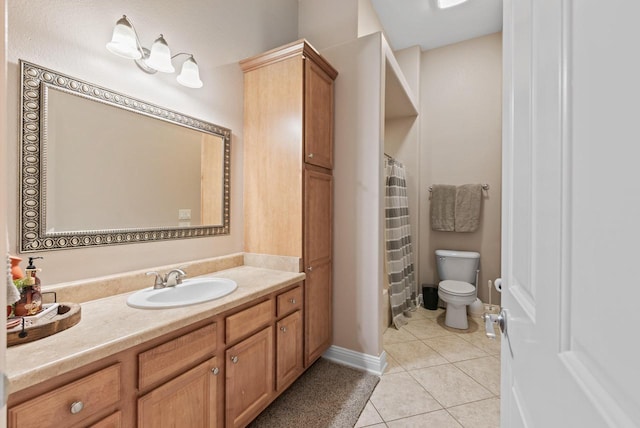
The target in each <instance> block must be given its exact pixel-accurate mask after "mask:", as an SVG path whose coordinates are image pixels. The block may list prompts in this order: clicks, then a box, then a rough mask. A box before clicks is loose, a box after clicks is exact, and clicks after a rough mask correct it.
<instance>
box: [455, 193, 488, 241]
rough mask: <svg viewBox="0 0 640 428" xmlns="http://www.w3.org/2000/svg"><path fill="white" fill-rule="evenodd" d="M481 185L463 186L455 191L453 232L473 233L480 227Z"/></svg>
mask: <svg viewBox="0 0 640 428" xmlns="http://www.w3.org/2000/svg"><path fill="white" fill-rule="evenodd" d="M481 203H482V185H481V184H463V185H462V186H458V187H457V189H456V204H455V205H456V207H455V231H456V232H475V231H476V229H478V226H479V225H480V204H481Z"/></svg>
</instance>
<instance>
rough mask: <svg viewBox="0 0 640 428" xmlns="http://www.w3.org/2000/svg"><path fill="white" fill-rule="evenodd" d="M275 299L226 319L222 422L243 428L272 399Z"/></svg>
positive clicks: (229, 425)
mask: <svg viewBox="0 0 640 428" xmlns="http://www.w3.org/2000/svg"><path fill="white" fill-rule="evenodd" d="M274 314H275V311H274V300H273V299H269V300H266V301H264V302H261V303H258V304H256V305H253V306H251V307H248V308H246V309H243V310H241V311H239V312H237V313H234V314H232V315H229V316H227V317H226V318H225V338H226V346H227V350H226V352H225V364H226V375H225V420H226V426H227V427H244V426H245V425H247V424H248V423H249V422H250V421H251V420H252V419H253V418H255V417H256V416H257V415H258V414H259V413H260V412H261V411H262V409H264V408H265V407H266V406H267V405H268V404H269V403H270V402H271V400H272V399H273V392H274V387H273V381H274V374H273V355H274V345H273V318H274Z"/></svg>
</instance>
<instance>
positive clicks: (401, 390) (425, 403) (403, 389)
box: [370, 372, 442, 421]
mask: <svg viewBox="0 0 640 428" xmlns="http://www.w3.org/2000/svg"><path fill="white" fill-rule="evenodd" d="M370 401H371V403H372V404H373V406H374V407H375V408H376V410H377V411H378V413H379V414H380V416H381V417H382V419H383V420H385V421H390V420H394V419H399V418H404V417H407V416H414V415H416V414H419V413H424V412H429V411H432V410H438V409H441V408H442V406H440V404H438V402H437V401H436V400H434V399H433V397H432V396H431V395H429V393H427V392H426V391H425V390H424V388H423V387H422V386H420V384H419V383H418V382H417V381H416V380H415V379H414V378H413V377H411V375H409V374H408V373H406V372H402V373H394V374H388V375H384V376H382V378H380V382H379V383H378V385H377V386H376V389H375V390H374V391H373V394H372V395H371V399H370Z"/></svg>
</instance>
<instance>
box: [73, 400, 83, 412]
mask: <svg viewBox="0 0 640 428" xmlns="http://www.w3.org/2000/svg"><path fill="white" fill-rule="evenodd" d="M82 409H84V403H83V402H82V401H74V402H73V403H72V404H71V409H69V410H71V414H73V415H77V414H78V413H80V412H81V411H82Z"/></svg>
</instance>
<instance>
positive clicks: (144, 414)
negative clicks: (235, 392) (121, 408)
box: [137, 357, 222, 428]
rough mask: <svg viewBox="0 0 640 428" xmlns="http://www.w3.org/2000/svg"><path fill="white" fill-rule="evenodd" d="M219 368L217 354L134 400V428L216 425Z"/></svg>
mask: <svg viewBox="0 0 640 428" xmlns="http://www.w3.org/2000/svg"><path fill="white" fill-rule="evenodd" d="M221 379H222V376H221V375H220V368H219V364H218V359H217V357H213V358H211V359H210V360H208V361H205V362H204V363H202V364H200V365H198V366H196V367H194V368H193V369H191V370H189V371H187V372H186V373H183V374H181V375H180V376H178V377H177V378H175V379H172V380H170V381H169V382H167V383H165V384H163V385H161V386H159V387H157V388H155V389H153V390H152V391H151V392H149V393H148V394H145V395H144V396H143V397H141V398H140V399H138V425H137V426H138V428H163V427H167V428H171V427H210V428H215V427H217V426H218V422H219V421H218V419H219V409H218V389H219V386H220V380H221Z"/></svg>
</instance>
